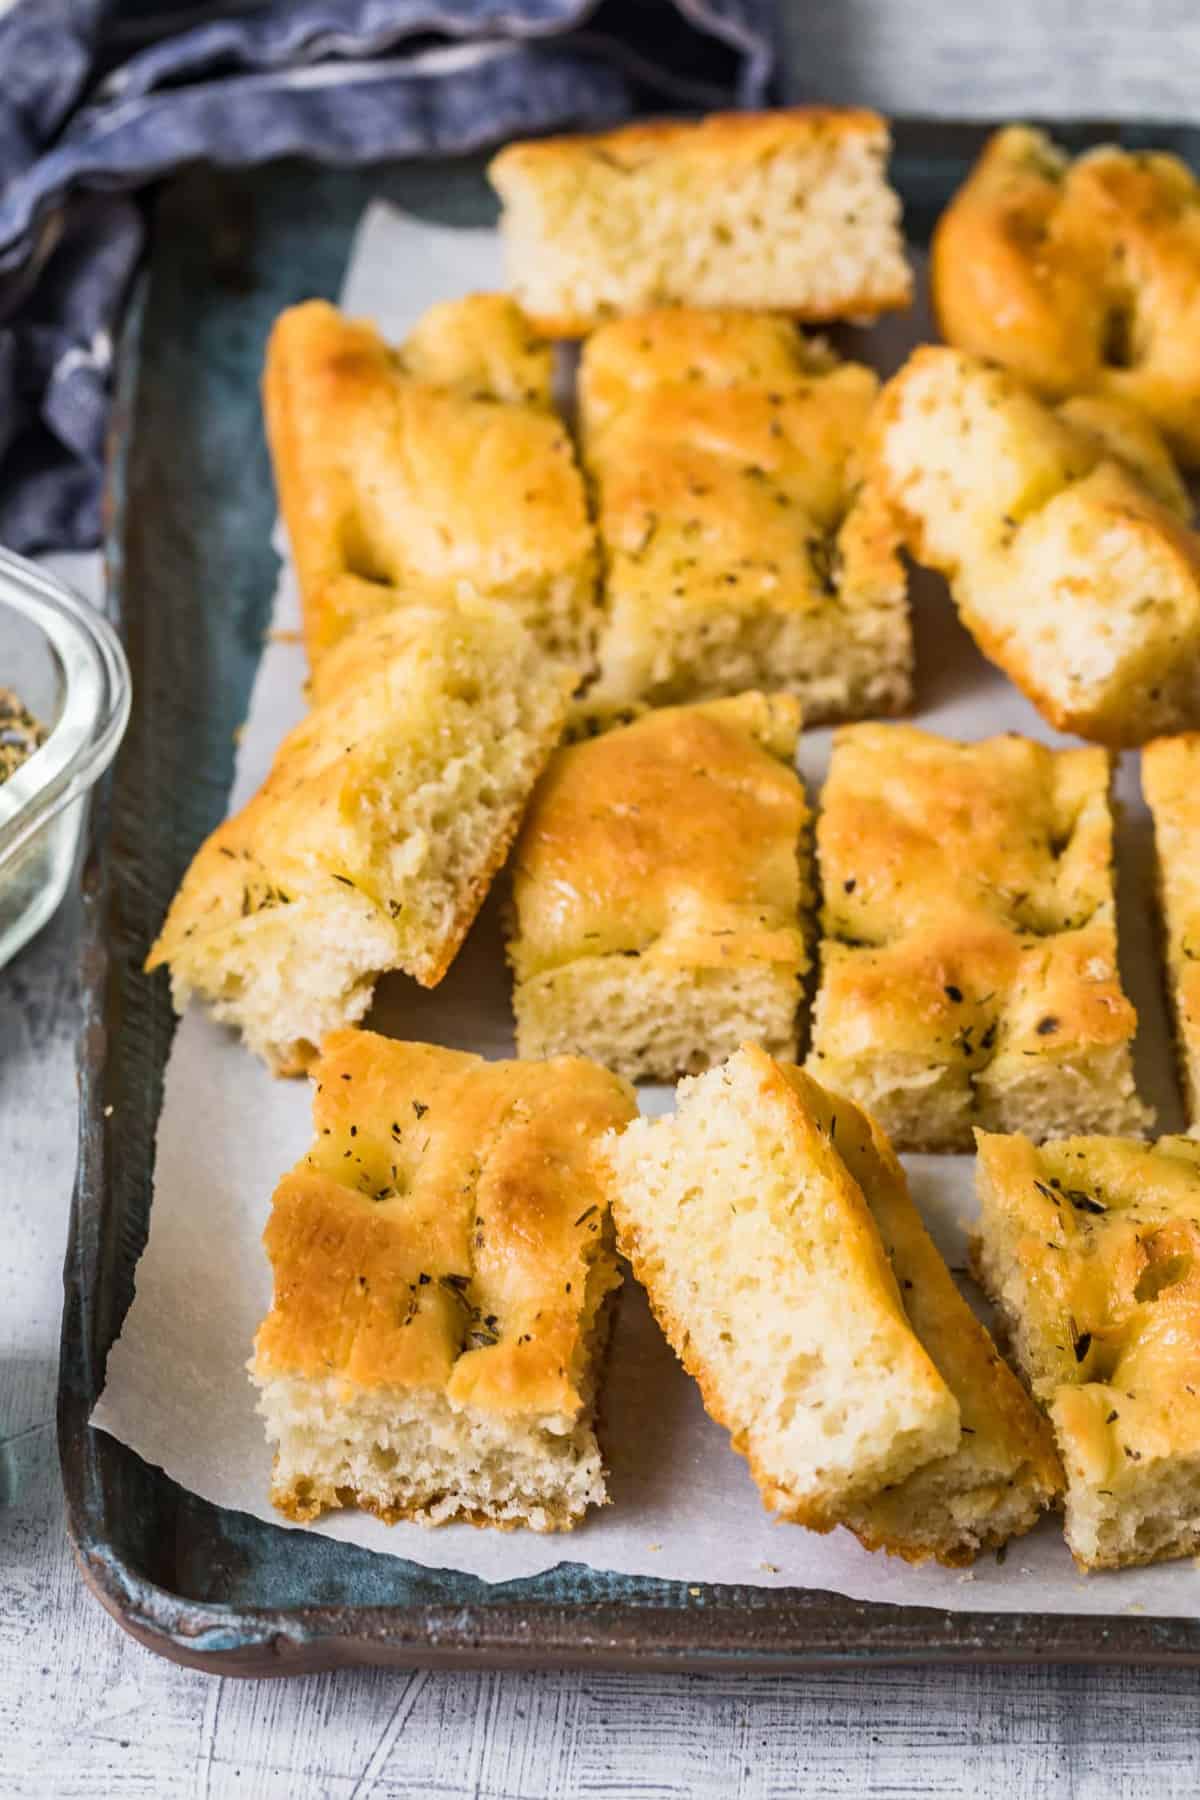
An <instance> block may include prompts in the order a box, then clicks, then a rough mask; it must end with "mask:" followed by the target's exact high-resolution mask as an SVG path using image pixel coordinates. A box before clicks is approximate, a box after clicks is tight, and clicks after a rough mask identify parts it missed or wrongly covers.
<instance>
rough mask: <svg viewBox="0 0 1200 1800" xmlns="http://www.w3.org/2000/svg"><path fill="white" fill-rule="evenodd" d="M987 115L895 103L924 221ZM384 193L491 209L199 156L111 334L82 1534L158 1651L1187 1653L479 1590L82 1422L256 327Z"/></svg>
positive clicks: (1148, 1628)
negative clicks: (116, 751) (114, 385)
mask: <svg viewBox="0 0 1200 1800" xmlns="http://www.w3.org/2000/svg"><path fill="white" fill-rule="evenodd" d="M1049 123H1050V128H1051V129H1052V130H1053V131H1054V132H1055V134H1056V135H1057V136H1059V137H1060V138H1061V139H1062V141H1064V142H1066V143H1068V144H1070V145H1072V146H1073V147H1081V146H1082V145H1083V144H1085V143H1088V142H1093V141H1096V140H1097V139H1103V138H1113V137H1120V138H1121V139H1122V140H1123V141H1124V142H1126V143H1128V144H1131V145H1135V146H1136V145H1147V144H1156V145H1165V146H1169V147H1172V148H1175V149H1176V150H1178V151H1179V152H1180V153H1181V154H1183V155H1184V156H1186V157H1187V158H1188V160H1189V161H1191V162H1192V163H1193V165H1194V166H1197V167H1200V129H1193V128H1177V129H1171V128H1164V127H1161V126H1155V127H1153V128H1146V129H1144V130H1143V129H1140V128H1139V129H1132V128H1130V127H1128V126H1124V127H1118V126H1108V127H1106V126H1103V125H1086V126H1084V125H1079V124H1072V125H1061V124H1058V123H1056V122H1054V121H1050V122H1049ZM984 135H985V132H984V128H981V127H978V126H959V125H947V124H944V123H937V124H929V123H922V122H920V121H912V122H909V123H901V124H899V125H898V126H897V128H896V156H895V160H894V164H893V173H894V179H895V180H896V182H897V185H898V186H899V189H900V191H901V193H902V195H903V197H904V200H905V206H906V221H907V226H908V230H909V235H910V237H911V239H912V241H913V242H914V243H915V244H918V245H920V244H923V243H926V242H927V241H928V236H929V232H930V230H931V228H932V224H933V221H934V219H935V218H936V217H937V214H938V213H939V211H940V210H941V208H942V206H943V205H944V204H945V202H946V200H947V199H948V198H949V196H950V194H951V193H952V191H953V190H954V188H955V187H956V186H957V185H958V183H959V182H960V181H961V180H962V178H963V176H964V174H965V172H966V169H967V167H968V165H969V163H970V161H971V160H972V159H973V157H974V156H975V154H976V153H977V151H978V149H979V146H980V144H981V142H982V139H983V136H984ZM380 194H382V195H385V196H389V197H391V198H393V199H395V200H396V201H397V202H398V203H399V204H402V205H403V206H405V207H407V208H408V209H410V210H411V211H413V212H416V213H418V214H422V215H424V216H426V217H429V218H431V219H434V220H436V221H438V222H440V223H445V224H462V225H479V224H488V223H490V222H491V221H492V220H493V219H494V216H495V209H494V205H493V202H492V201H491V198H490V195H489V191H488V188H487V185H486V182H485V180H484V176H483V164H482V161H481V160H480V159H478V158H475V159H466V160H459V161H454V162H424V163H420V164H414V163H409V164H405V165H389V166H387V167H381V168H377V169H371V170H365V171H364V170H359V171H348V170H333V169H329V168H320V167H314V166H312V165H310V164H302V163H277V164H272V165H267V166H264V167H262V168H260V169H257V170H254V171H251V172H248V173H246V172H242V173H239V174H229V173H217V172H215V171H212V170H193V171H191V172H189V173H188V174H186V175H184V176H182V177H180V178H179V179H178V180H176V181H175V182H173V183H171V184H170V185H169V186H168V187H166V188H165V189H164V190H163V191H162V193H161V194H160V196H159V199H158V203H157V206H156V212H155V223H154V230H153V234H152V250H151V256H150V261H149V271H148V276H147V278H146V281H145V283H144V285H143V289H142V290H141V292H140V293H139V295H138V296H137V298H136V299H135V302H134V304H133V306H132V307H131V310H130V317H129V319H128V321H127V324H126V329H125V332H124V338H123V355H122V359H121V363H120V391H119V395H118V403H117V408H116V418H115V425H114V434H113V446H112V459H111V470H110V481H109V506H108V515H107V543H106V554H107V561H108V575H109V591H110V594H111V596H112V603H113V606H114V610H115V616H116V618H117V621H118V623H119V626H120V629H121V631H122V634H123V637H124V641H125V645H126V649H127V651H128V654H129V660H130V663H131V665H132V669H133V678H134V707H133V715H132V720H131V724H130V728H129V733H128V736H127V738H126V741H125V745H124V748H123V750H122V753H121V756H120V758H119V760H118V763H117V766H116V769H115V772H114V774H113V776H112V777H111V778H110V779H109V780H108V781H107V782H106V783H105V786H104V788H103V790H102V791H101V792H100V794H99V795H98V797H97V799H96V801H95V803H94V805H93V817H92V829H91V841H90V851H89V855H88V858H87V861H86V865H85V872H84V917H85V923H84V945H83V966H82V974H83V989H84V1022H83V1030H82V1035H81V1039H80V1052H79V1085H80V1146H79V1172H78V1177H77V1181H76V1187H75V1192H74V1197H73V1202H72V1213H71V1225H70V1237H69V1243H68V1249H67V1260H66V1269H65V1288H66V1298H65V1310H64V1315H63V1337H62V1359H61V1371H60V1388H59V1413H58V1423H59V1447H60V1454H61V1459H62V1472H63V1481H64V1485H65V1489H66V1502H67V1521H68V1529H69V1531H70V1534H71V1538H72V1541H73V1543H74V1546H75V1551H76V1555H77V1557H78V1560H79V1565H80V1568H81V1570H82V1573H83V1577H84V1579H85V1581H86V1582H87V1584H88V1586H89V1587H90V1588H91V1589H92V1591H93V1592H94V1593H95V1594H96V1596H97V1597H98V1599H99V1600H100V1601H101V1603H102V1604H103V1605H104V1606H105V1607H107V1608H108V1610H109V1611H110V1612H111V1613H112V1614H113V1616H114V1617H115V1618H116V1619H117V1620H118V1621H119V1622H120V1623H121V1624H122V1625H123V1626H124V1627H125V1629H126V1630H127V1631H129V1632H130V1633H131V1634H132V1635H133V1636H134V1637H135V1638H137V1639H138V1640H139V1641H140V1642H141V1643H143V1644H145V1645H147V1646H148V1648H150V1649H152V1650H155V1651H158V1652H160V1653H161V1654H162V1655H164V1656H167V1657H170V1658H172V1659H173V1660H175V1661H177V1662H180V1663H185V1664H187V1665H189V1666H192V1667H195V1668H202V1669H207V1670H211V1671H213V1672H215V1673H219V1674H226V1675H237V1674H241V1675H254V1676H259V1675H276V1674H288V1673H297V1672H300V1671H307V1670H313V1669H323V1668H329V1667H333V1666H336V1665H341V1664H353V1663H373V1664H390V1665H394V1666H402V1667H412V1666H414V1665H428V1666H439V1665H440V1666H445V1665H458V1666H462V1665H470V1664H475V1665H489V1666H498V1665H524V1666H538V1665H541V1666H555V1667H563V1666H565V1665H572V1664H574V1665H583V1664H588V1665H599V1666H605V1667H610V1668H625V1669H644V1668H676V1669H697V1670H703V1669H718V1668H739V1669H747V1670H752V1669H773V1670H778V1669H789V1668H791V1669H795V1668H804V1667H821V1666H824V1667H829V1666H833V1665H864V1664H866V1665H874V1664H883V1663H901V1662H906V1663H964V1662H1030V1661H1043V1662H1044V1661H1060V1662H1068V1661H1069V1662H1102V1661H1107V1662H1142V1663H1150V1662H1153V1663H1168V1662H1169V1663H1180V1664H1187V1665H1200V1622H1193V1621H1191V1620H1186V1619H1153V1618H1144V1617H1128V1616H1121V1617H1114V1618H1096V1617H1076V1616H1071V1615H1063V1614H1057V1615H1047V1614H1037V1613H1027V1614H989V1613H966V1612H953V1613H951V1612H942V1611H938V1610H934V1609H931V1608H912V1607H895V1606H886V1605H870V1604H864V1603H859V1602H857V1601H851V1600H848V1599H846V1598H844V1597H842V1596H840V1595H837V1594H827V1593H818V1592H813V1591H805V1590H783V1591H780V1590H778V1589H776V1590H766V1589H762V1588H754V1587H724V1586H703V1585H696V1584H691V1585H689V1584H684V1583H679V1582H666V1581H653V1580H648V1579H642V1578H633V1577H629V1576H624V1575H606V1574H602V1573H599V1572H597V1571H595V1570H592V1569H588V1568H583V1567H580V1566H578V1565H574V1564H571V1563H570V1562H566V1563H564V1564H563V1565H561V1566H560V1567H558V1568H557V1569H554V1570H552V1571H550V1572H549V1573H548V1574H545V1575H541V1576H538V1577H536V1578H533V1579H529V1580H523V1581H515V1582H511V1583H507V1584H505V1585H502V1586H488V1585H487V1584H486V1583H484V1582H482V1581H479V1580H478V1579H476V1578H474V1577H472V1576H468V1575H463V1574H458V1573H454V1572H449V1571H438V1570H430V1569H426V1568H422V1567H419V1566H417V1565H415V1564H412V1563H409V1562H405V1561H402V1560H400V1559H398V1558H394V1557H385V1556H376V1555H373V1554H372V1553H370V1552H369V1551H364V1550H360V1549H357V1548H355V1547H354V1546H351V1545H346V1544H339V1543H335V1542H333V1541H331V1540H329V1539H327V1538H323V1537H319V1536H316V1535H314V1534H310V1533H306V1532H297V1531H285V1530H283V1529H281V1528H279V1527H276V1526H273V1525H268V1524H263V1523H261V1522H259V1521H257V1520H255V1519H251V1518H249V1517H247V1516H245V1515H244V1514H240V1513H232V1512H225V1511H223V1510H221V1509H219V1508H217V1507H214V1506H211V1505H209V1504H208V1503H206V1502H205V1501H202V1500H199V1499H197V1498H196V1496H195V1495H193V1494H189V1493H187V1492H185V1491H184V1490H183V1489H182V1488H180V1487H178V1486H177V1485H176V1484H175V1483H174V1482H172V1481H170V1480H169V1479H168V1478H167V1477H166V1476H165V1475H163V1474H162V1472H161V1471H160V1470H158V1469H155V1468H152V1467H150V1466H149V1465H148V1464H146V1463H144V1462H143V1461H142V1460H141V1459H140V1458H139V1457H138V1456H136V1455H135V1454H134V1453H133V1452H132V1451H130V1450H128V1449H126V1447H125V1446H124V1445H123V1444H119V1443H117V1442H116V1441H115V1440H114V1439H113V1438H110V1437H109V1436H107V1435H106V1434H105V1433H104V1432H101V1431H93V1430H92V1429H91V1428H90V1427H89V1425H88V1423H87V1421H88V1416H89V1413H90V1411H91V1408H92V1405H93V1403H94V1402H95V1400H96V1398H97V1396H98V1394H99V1391H100V1388H101V1386H102V1384H103V1377H104V1366H105V1359H106V1357H107V1354H108V1349H109V1346H110V1344H111V1343H112V1342H113V1340H114V1338H115V1337H116V1336H117V1335H118V1333H119V1330H120V1327H121V1322H122V1320H123V1318H124V1314H125V1310H126V1307H127V1306H128V1303H129V1300H130V1298H131V1296H132V1292H133V1278H134V1270H135V1267H136V1263H137V1259H138V1256H139V1254H140V1252H141V1250H142V1247H143V1245H144V1243H145V1238H146V1229H147V1218H148V1211H149V1205H150V1194H151V1176H152V1168H153V1155H154V1132H155V1125H156V1121H157V1117H158V1111H159V1104H160V1100H161V1094H162V1079H163V1070H164V1067H165V1064H166V1059H167V1052H168V1049H169V1047H170V1042H171V1037H172V1033H173V1031H174V1019H173V1016H172V1012H171V1008H170V1003H169V1000H168V996H167V984H166V983H165V982H164V981H162V980H161V979H159V980H150V979H148V978H147V977H145V976H144V975H143V974H142V972H141V962H142V958H143V956H144V955H145V952H146V948H147V945H148V944H149V943H150V942H151V940H152V938H153V936H154V934H155V932H156V930H157V928H158V924H159V921H160V920H161V917H162V914H163V911H164V909H165V907H166V904H167V901H168V900H169V898H170V896H171V894H172V892H173V891H174V888H175V886H176V884H177V882H178V880H179V877H180V876H181V875H182V873H183V870H184V868H185V866H186V864H187V862H188V860H189V858H190V857H191V854H192V852H193V851H194V849H195V848H196V845H197V844H198V843H199V842H200V840H201V839H202V838H203V837H204V836H205V835H206V834H207V833H208V832H209V831H210V830H211V829H212V827H213V826H214V825H215V824H216V823H217V821H218V820H219V818H220V817H221V815H222V813H223V811H224V807H225V800H226V795H227V792H228V789H229V784H230V780H231V778H232V774H233V754H234V736H235V732H236V729H237V726H238V724H239V722H240V721H241V719H242V717H243V716H244V714H245V711H246V708H247V705H248V701H249V693H250V685H251V681H252V678H253V674H254V668H255V663H256V659H257V656H258V651H259V647H260V644H261V642H262V637H263V633H264V631H265V630H266V628H267V624H268V617H269V610H270V604H271V599H272V594H273V591H274V586H275V573H276V559H275V556H274V554H273V552H272V550H271V547H270V536H271V526H272V523H273V520H274V515H275V500H274V494H273V490H272V485H271V476H270V468H269V464H268V459H267V452H266V446H265V443H264V441H263V435H262V427H261V420H260V413H259V402H258V374H259V369H260V367H261V363H262V355H263V348H264V344H265V341H266V335H267V331H268V329H269V327H270V324H271V321H272V320H273V319H274V317H275V315H276V314H277V313H278V312H279V311H280V309H281V308H282V307H284V306H287V305H289V304H291V303H292V302H294V301H296V300H300V299H302V298H304V297H305V296H307V295H311V294H324V295H328V296H330V297H333V296H334V295H335V294H336V293H337V291H338V287H339V284H340V280H341V274H342V270H343V267H344V265H345V261H346V257H347V254H348V251H349V247H350V241H351V237H352V234H353V230H354V226H355V224H356V222H357V220H358V217H359V215H360V213H361V211H362V208H363V206H364V205H365V203H366V202H367V201H368V200H369V199H370V198H371V197H372V196H374V195H380ZM196 1154H197V1155H198V1156H203V1154H204V1148H203V1145H202V1144H197V1146H196ZM163 1379H164V1380H166V1381H169V1380H170V1371H169V1370H164V1371H163ZM563 1551H564V1554H565V1555H569V1554H570V1541H569V1540H564V1542H563Z"/></svg>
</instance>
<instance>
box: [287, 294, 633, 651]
mask: <svg viewBox="0 0 1200 1800" xmlns="http://www.w3.org/2000/svg"><path fill="white" fill-rule="evenodd" d="M552 373H553V360H552V352H551V347H550V346H549V345H548V344H546V343H545V342H543V341H541V340H539V339H538V338H537V337H536V335H535V334H534V333H533V332H532V330H531V328H530V326H529V322H528V320H527V319H525V318H524V317H523V316H522V314H521V312H520V311H519V309H518V308H517V307H516V306H515V305H514V303H513V302H512V301H511V300H510V299H509V298H508V297H507V296H506V295H503V294H476V295H471V296H469V297H468V298H466V299H464V300H458V301H451V302H448V303H446V304H444V305H442V306H437V307H434V308H433V309H432V310H431V311H430V312H429V313H427V314H426V315H425V316H424V318H423V319H422V320H421V321H420V322H419V323H418V325H417V326H416V329H415V330H414V331H413V333H412V335H411V336H410V337H409V338H408V339H407V340H406V342H405V343H404V344H402V345H401V346H400V347H399V349H393V348H392V347H391V346H390V345H388V344H387V343H385V341H384V339H383V338H382V337H381V336H380V334H379V332H378V331H377V330H376V329H375V327H374V326H373V325H371V324H368V323H367V322H365V321H363V320H351V319H346V318H344V317H343V316H342V315H341V314H340V313H339V312H338V311H337V310H336V309H335V308H334V307H332V306H330V305H328V304H327V303H326V302H325V301H323V300H310V301H306V302H305V303H304V304H303V305H301V306H294V307H291V308H290V309H289V310H288V311H287V312H285V313H283V314H281V316H280V317H279V319H278V320H277V321H276V323H275V327H274V330H273V331H272V333H271V339H270V343H269V345H268V347H267V363H266V371H265V374H264V378H263V402H264V407H265V411H266V422H267V436H268V439H269V441H270V445H271V455H272V460H273V462H274V467H275V479H276V484H277V486H278V489H279V503H280V509H281V511H282V513H283V519H284V523H285V525H286V526H287V530H288V537H289V539H290V541H291V546H292V554H293V557H294V559H295V565H296V573H297V576H298V579H299V583H300V594H301V599H302V602H303V613H304V636H305V643H306V646H307V648H308V653H309V658H310V661H311V662H312V664H313V666H314V667H315V666H316V665H317V663H318V662H319V661H320V659H321V657H322V656H323V655H324V654H325V652H326V651H327V650H328V649H329V648H330V647H331V645H333V644H335V643H336V642H337V641H338V639H339V638H340V637H342V636H343V635H344V634H345V633H346V632H347V631H348V630H351V629H353V627H354V625H355V624H357V623H358V621H359V620H360V619H362V618H363V617H366V616H370V615H372V614H374V613H378V612H383V611H387V610H389V609H390V608H391V607H394V606H396V605H398V604H400V603H404V602H407V601H408V600H410V599H422V598H424V599H429V598H431V597H432V598H437V599H444V598H447V597H450V598H453V597H455V596H456V595H457V594H459V593H462V592H465V593H470V594H474V595H476V596H482V597H483V598H485V599H490V600H495V601H498V602H502V603H503V604H505V605H507V606H511V607H512V608H513V609H514V611H516V612H517V613H518V614H519V615H520V617H521V618H522V620H523V621H524V623H525V624H526V625H528V627H529V628H530V630H531V631H532V632H533V634H534V636H535V637H536V638H537V639H538V641H539V642H540V643H541V645H542V647H543V648H544V649H545V650H546V651H547V652H548V653H550V654H551V655H555V656H561V657H563V658H565V659H566V660H568V661H573V662H574V663H575V664H576V665H577V666H578V667H579V668H580V669H581V670H582V669H584V668H586V667H587V663H588V658H589V656H590V653H591V644H592V638H593V636H594V632H595V623H596V605H597V601H596V577H597V569H596V554H595V543H594V538H593V533H592V527H591V524H590V522H589V519H588V512H587V503H586V497H585V494H584V489H583V480H582V477H581V475H580V471H579V468H578V465H577V463H576V460H575V453H574V449H573V446H572V443H571V438H570V435H569V433H568V432H567V430H566V427H565V426H564V425H563V423H562V421H561V419H559V418H558V417H557V416H556V414H555V413H554V411H553V406H552V400H551V377H552Z"/></svg>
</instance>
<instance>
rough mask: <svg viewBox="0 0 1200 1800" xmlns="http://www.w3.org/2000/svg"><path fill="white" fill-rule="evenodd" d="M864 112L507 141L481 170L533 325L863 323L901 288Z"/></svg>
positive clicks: (897, 298)
mask: <svg viewBox="0 0 1200 1800" xmlns="http://www.w3.org/2000/svg"><path fill="white" fill-rule="evenodd" d="M889 147H890V140H889V135H888V128H887V125H886V123H885V122H884V120H883V119H881V118H880V117H879V116H878V115H877V114H876V113H872V112H865V111H859V110H852V109H850V108H846V109H843V110H838V109H835V108H831V107H815V106H814V107H791V108H787V109H780V110H779V111H776V112H769V113H746V112H740V113H716V114H713V115H712V116H711V117H709V118H707V119H703V120H700V121H698V122H696V123H692V124H684V123H661V124H657V123H655V124H641V125H627V126H624V127H621V128H620V129H618V130H616V131H606V132H600V133H596V134H593V135H591V136H585V137H559V138H545V139H541V140H540V141H538V142H534V143H516V144H510V145H509V146H508V147H507V148H506V149H504V150H501V152H500V154H499V155H498V156H496V157H494V158H493V160H492V163H491V167H490V168H489V170H488V174H489V177H490V179H491V182H492V186H493V187H494V188H495V189H496V192H497V193H498V194H499V196H500V199H501V202H502V203H503V212H502V214H501V219H500V229H501V232H502V234H503V237H504V244H505V251H506V256H507V261H508V271H509V281H510V285H511V286H512V288H513V291H514V292H515V294H516V296H517V298H518V300H519V301H520V302H521V304H522V306H523V307H524V308H525V310H526V312H527V313H528V314H529V315H530V317H531V318H533V319H534V320H535V321H536V322H537V323H538V325H539V326H540V327H541V329H542V330H543V331H547V332H549V333H551V334H552V335H553V336H559V337H583V336H584V335H585V334H586V333H587V332H589V331H591V330H593V329H594V328H595V327H596V326H597V325H600V324H602V323H603V322H604V320H606V319H611V318H612V317H613V315H614V314H618V313H636V312H644V311H646V310H647V309H649V308H651V307H656V306H665V305H683V306H705V307H708V306H743V307H747V308H763V307H770V308H774V309H776V310H778V311H780V312H786V313H790V314H792V315H793V316H794V317H796V318H801V319H844V318H874V317H875V316H876V315H877V314H878V313H881V312H886V311H889V310H891V309H892V308H894V307H904V306H907V305H908V304H909V302H910V300H911V298H912V275H911V271H910V270H909V267H908V262H907V259H906V257H905V253H904V240H903V237H902V235H901V231H900V201H899V199H898V197H897V196H896V194H895V193H894V192H893V190H892V188H891V187H890V186H889V185H888V180H887V156H888V150H889Z"/></svg>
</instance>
